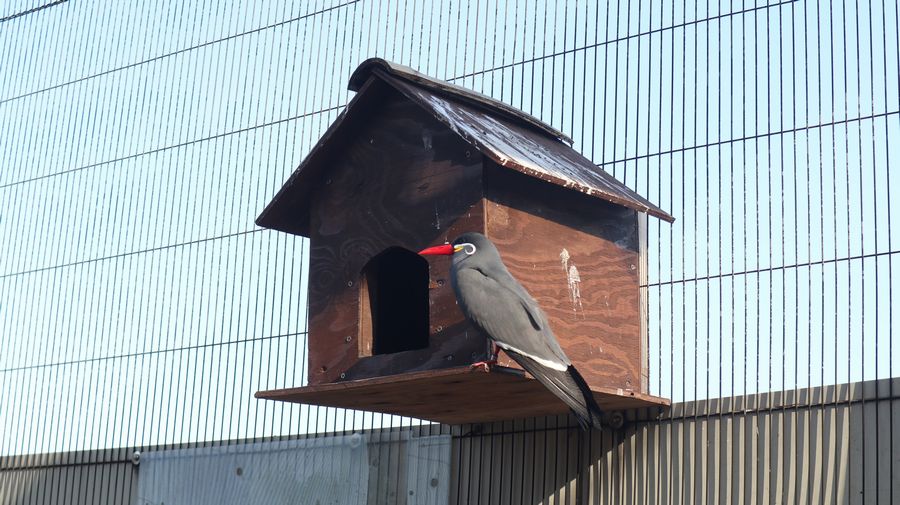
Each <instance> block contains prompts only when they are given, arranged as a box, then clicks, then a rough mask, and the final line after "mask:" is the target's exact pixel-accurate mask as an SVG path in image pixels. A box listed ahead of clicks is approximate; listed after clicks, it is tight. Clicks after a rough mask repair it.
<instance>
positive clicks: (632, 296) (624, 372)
mask: <svg viewBox="0 0 900 505" xmlns="http://www.w3.org/2000/svg"><path fill="white" fill-rule="evenodd" d="M485 174H486V187H487V192H486V203H485V213H486V218H487V219H486V222H487V236H488V237H489V238H490V239H491V240H492V241H493V242H494V243H495V244H496V246H497V249H498V250H499V251H500V254H501V256H502V257H503V261H504V263H505V264H506V266H507V268H508V269H509V271H510V273H511V274H512V275H513V276H514V277H515V278H516V279H518V280H519V281H520V282H521V283H522V285H523V286H524V287H525V288H526V289H527V290H528V291H529V292H530V293H531V295H532V296H533V297H534V298H535V300H536V301H537V302H538V303H539V304H540V306H541V308H542V309H543V310H544V312H545V313H546V314H547V317H548V319H549V322H550V326H551V328H552V330H553V331H554V333H555V334H556V337H557V339H558V340H559V342H560V345H561V346H562V348H563V350H564V351H565V353H566V355H567V356H568V357H569V359H571V360H572V363H573V364H574V365H575V367H576V368H577V369H578V370H579V372H580V373H581V374H582V376H584V378H585V380H586V381H587V383H588V384H589V385H591V386H592V387H597V386H605V387H613V388H621V389H623V390H631V391H637V392H640V391H642V382H641V370H642V369H641V366H642V363H643V361H644V360H643V356H644V354H645V349H644V345H643V340H642V324H641V294H640V282H639V281H640V276H639V275H640V274H639V270H640V268H641V263H640V259H641V254H640V250H639V249H640V243H639V229H638V224H639V223H638V213H637V212H635V211H633V210H631V209H627V208H625V207H621V206H618V205H613V204H609V203H607V202H600V201H597V200H596V199H594V198H590V197H587V196H585V195H581V194H578V193H575V192H573V191H568V190H565V189H563V188H559V187H556V186H553V185H550V184H547V183H545V182H542V181H539V180H536V179H533V178H530V177H527V176H524V175H521V174H518V173H514V172H511V171H509V170H506V169H503V168H501V167H497V166H493V167H490V166H489V167H487V168H486V169H485ZM501 364H502V365H504V366H513V367H515V366H516V365H515V363H514V362H512V361H511V360H509V359H508V358H506V359H502V360H501Z"/></svg>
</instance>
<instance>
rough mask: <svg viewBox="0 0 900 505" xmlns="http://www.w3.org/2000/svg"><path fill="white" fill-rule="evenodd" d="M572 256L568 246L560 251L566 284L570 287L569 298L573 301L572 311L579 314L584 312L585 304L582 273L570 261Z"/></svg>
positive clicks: (576, 314) (560, 260)
mask: <svg viewBox="0 0 900 505" xmlns="http://www.w3.org/2000/svg"><path fill="white" fill-rule="evenodd" d="M571 259H572V256H571V255H570V254H569V251H568V250H567V249H566V248H563V250H562V251H561V252H560V253H559V262H560V263H561V264H562V269H563V272H565V274H566V284H567V285H568V287H569V300H570V301H571V302H572V313H574V314H575V316H576V317H577V316H578V312H579V311H581V313H582V315H583V314H584V305H582V303H581V286H580V285H581V274H579V273H578V267H577V266H575V263H574V262H572V263H571V264H570V263H569V262H570V260H571Z"/></svg>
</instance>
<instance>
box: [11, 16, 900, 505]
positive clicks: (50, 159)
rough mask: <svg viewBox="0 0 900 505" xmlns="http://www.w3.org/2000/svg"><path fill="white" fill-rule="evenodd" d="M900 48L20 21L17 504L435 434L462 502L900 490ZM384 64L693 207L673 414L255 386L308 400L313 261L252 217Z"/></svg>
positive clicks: (800, 33)
mask: <svg viewBox="0 0 900 505" xmlns="http://www.w3.org/2000/svg"><path fill="white" fill-rule="evenodd" d="M898 27H900V6H898V2H897V1H896V0H889V1H871V2H839V1H832V2H829V1H819V2H815V1H792V0H783V1H774V0H773V1H767V2H737V1H733V2H700V1H696V2H687V3H685V2H680V1H662V0H660V1H656V0H648V1H638V0H603V1H599V2H587V1H581V0H569V1H566V2H537V1H527V0H516V1H509V2H497V3H491V2H482V1H468V2H466V1H456V0H437V1H430V0H385V1H376V0H347V1H330V0H314V1H312V2H291V1H283V2H263V1H259V2H255V1H249V0H247V1H237V2H218V1H215V0H200V1H196V2H189V3H184V2H167V1H165V0H151V1H145V2H140V3H128V2H111V1H107V0H62V1H43V2H41V1H36V0H16V1H10V2H5V3H2V4H0V350H2V351H0V496H2V497H3V501H13V500H26V503H68V502H73V503H74V502H84V503H115V502H117V500H118V501H122V502H125V501H127V500H128V499H129V497H130V496H132V495H133V493H134V489H135V486H136V481H135V479H136V478H138V476H139V475H140V471H139V469H138V470H135V469H134V468H132V467H131V466H130V463H127V461H128V460H129V459H130V455H131V453H132V452H133V451H134V450H141V451H145V452H146V451H148V450H152V449H154V448H172V447H188V448H190V447H207V446H217V445H221V444H223V443H225V442H224V441H232V442H234V441H240V440H244V441H246V440H262V439H281V438H285V437H287V438H303V437H307V436H327V435H326V434H329V433H345V432H355V431H359V432H369V433H375V432H378V433H380V432H381V431H382V430H387V431H388V432H389V433H395V434H396V433H402V432H407V431H418V430H425V431H426V432H428V433H445V432H451V431H452V432H453V434H454V435H455V438H454V452H453V455H454V456H453V457H454V458H455V459H454V461H453V462H454V471H455V474H454V476H455V479H456V480H455V481H454V486H452V488H451V502H454V503H457V502H459V503H462V502H470V503H490V502H494V501H497V500H500V501H505V502H509V503H519V502H522V501H524V502H534V503H538V502H546V501H548V500H549V501H554V500H556V499H557V498H560V497H561V496H562V495H565V498H566V500H569V499H574V497H575V496H576V495H578V496H580V497H581V498H583V500H584V501H585V502H595V501H598V500H600V499H603V500H607V501H608V502H611V503H620V502H625V503H628V502H629V501H630V502H634V503H697V502H700V503H704V502H705V503H715V502H717V501H727V498H731V501H732V502H735V503H778V502H779V498H783V500H782V501H781V502H784V503H791V502H799V503H819V502H825V503H830V502H835V503H844V502H846V503H897V502H900V500H898V499H897V493H898V491H897V490H898V489H900V480H898V478H897V470H896V469H897V468H898V466H897V465H895V458H896V456H893V455H895V454H898V453H900V451H898V450H895V449H896V448H897V437H896V436H895V434H896V433H897V429H898V428H897V426H898V423H900V421H898V417H897V416H896V415H895V414H896V413H897V412H896V400H895V399H894V396H895V394H896V393H895V392H896V386H897V384H895V383H894V382H893V379H892V378H893V377H895V376H897V375H898V373H897V367H898V366H900V330H898V329H897V325H896V324H895V321H898V320H900V304H894V303H893V293H894V292H895V291H897V290H900V276H895V275H893V262H894V261H895V260H896V258H897V253H898V252H900V233H896V232H895V231H894V230H892V228H893V226H892V225H893V223H897V222H900V221H898V220H900V206H898V205H896V204H895V203H893V200H894V199H895V198H894V197H895V195H897V194H898V192H900V172H898V171H897V170H891V168H893V167H896V166H897V164H898V162H900V85H898V84H900V49H898V48H900V30H898ZM371 56H380V57H384V58H387V59H390V60H393V61H397V62H399V63H402V64H405V65H409V66H411V67H414V68H417V69H419V70H421V71H422V72H425V73H427V74H429V75H433V76H435V77H438V78H443V79H447V80H449V81H452V82H454V83H456V84H459V85H462V86H466V87H469V88H472V89H475V90H478V91H480V92H483V93H485V94H488V95H491V96H493V97H495V98H498V99H500V100H503V101H505V102H507V103H509V104H511V105H513V106H515V107H518V108H521V109H523V110H525V111H527V112H529V113H531V114H533V115H535V116H537V117H539V118H541V119H542V120H544V121H546V122H548V123H550V124H552V125H553V126H554V127H556V128H559V129H560V130H562V131H564V132H566V133H567V134H569V135H570V136H572V137H573V138H574V139H575V140H576V145H575V147H576V148H577V149H578V150H580V151H581V152H583V153H584V154H585V155H586V156H588V157H589V158H591V159H592V160H593V161H594V162H595V163H597V165H598V169H602V170H606V171H608V172H610V173H612V174H613V175H614V176H616V177H618V178H619V179H621V180H623V181H624V182H625V183H626V184H628V185H629V186H631V187H632V188H635V189H636V190H637V191H638V192H640V193H642V194H644V195H646V196H647V197H648V198H649V199H651V200H653V201H654V202H656V203H658V204H659V205H660V206H661V207H662V208H664V209H666V210H667V211H669V212H671V213H672V214H673V215H675V216H676V217H677V218H678V221H676V223H675V224H674V225H672V226H670V225H667V224H660V223H657V222H651V224H650V227H649V230H648V243H649V245H650V254H649V257H650V261H649V272H648V280H647V286H646V289H647V293H648V299H649V302H650V306H649V311H648V315H647V317H648V320H647V321H646V323H647V326H648V328H649V335H648V340H649V346H650V349H651V356H650V360H649V361H650V362H649V364H648V365H649V370H650V388H651V392H652V393H654V394H656V395H660V396H665V397H669V398H672V399H673V400H674V401H675V402H676V407H675V409H674V410H673V413H672V414H671V415H670V417H669V418H666V419H663V420H661V421H658V422H655V423H650V424H646V425H640V426H639V427H637V428H635V430H636V431H632V432H628V433H626V434H624V435H620V436H617V438H612V437H613V435H610V434H605V435H603V436H602V437H596V436H593V437H589V440H588V441H587V442H586V443H585V444H580V443H579V438H578V437H579V436H580V435H579V434H578V432H576V431H572V430H569V429H568V428H565V429H560V426H567V423H568V420H567V419H555V418H551V419H528V420H523V421H517V422H515V423H505V424H501V425H496V426H489V427H486V428H485V431H483V432H480V433H473V432H472V427H468V426H463V427H453V428H452V429H451V428H449V427H437V426H431V425H428V424H427V423H423V422H420V421H418V420H411V419H399V418H393V417H389V416H380V415H372V414H370V413H361V412H344V411H340V410H335V409H324V408H314V407H306V406H304V407H300V406H296V405H281V404H274V403H271V402H261V401H256V400H254V399H253V398H252V394H253V393H254V392H255V391H257V390H262V389H276V388H281V387H290V386H297V385H302V384H303V382H304V381H305V376H306V368H305V367H306V362H305V346H306V299H305V294H306V275H305V271H306V262H305V250H306V247H307V243H306V241H305V240H303V239H300V238H295V237H287V236H283V235H282V234H277V233H273V232H270V231H268V230H263V229H260V228H258V227H256V226H255V225H254V224H253V218H254V217H255V216H256V214H257V212H258V211H259V210H260V209H262V208H263V206H264V205H265V203H266V202H267V201H268V200H269V199H270V198H271V197H272V195H274V193H275V192H276V191H277V189H278V187H280V184H281V183H282V182H283V181H284V180H285V179H286V178H287V176H288V175H289V173H290V172H291V171H292V170H293V168H294V167H296V166H297V164H298V163H299V162H300V160H301V159H302V158H303V156H304V155H305V154H306V152H308V151H309V149H310V147H311V146H312V145H313V144H314V143H315V141H316V140H317V139H318V138H319V136H320V135H321V134H322V133H323V132H324V130H325V129H326V128H327V126H328V125H329V124H330V122H331V121H333V120H334V118H335V117H336V116H337V115H338V114H339V113H340V111H341V109H342V107H343V106H344V104H346V102H347V100H348V99H349V96H350V94H349V92H348V91H346V89H345V87H346V83H347V80H348V78H349V75H350V73H351V72H352V71H353V69H354V68H355V67H356V65H357V64H358V63H359V62H361V61H362V60H364V59H365V58H367V57H371ZM894 288H897V289H894ZM563 289H564V287H563ZM560 293H561V296H565V293H564V291H562V290H561V292H560ZM863 381H865V384H878V387H875V386H871V387H862V386H859V384H862V383H863ZM833 384H856V385H857V386H853V387H850V386H846V387H837V386H832V385H833ZM822 387H824V389H821V388H822ZM780 391H799V393H796V394H793V395H792V394H787V393H785V394H784V395H782V393H780ZM851 392H852V394H851ZM731 397H734V398H740V399H741V400H740V401H737V400H736V401H734V402H731V401H729V400H722V399H720V398H731ZM810 399H812V403H811V405H809V406H805V404H804V402H809V401H810ZM769 402H771V403H769ZM581 442H584V440H581ZM587 447H590V451H587V450H586V448H587ZM579 448H581V451H580V452H579ZM723 451H724V452H723ZM728 451H731V452H728ZM810 451H812V452H810ZM789 456H790V457H793V458H794V459H790V458H788V457H789ZM717 457H718V458H719V459H716V458H717ZM523 458H524V461H523ZM892 458H893V459H892ZM507 460H509V463H506V461H507ZM582 460H584V461H586V463H585V464H588V463H590V465H589V466H584V465H579V464H578V462H579V461H582ZM770 460H771V461H773V462H774V466H770ZM98 462H105V463H102V464H100V463H98ZM579 469H580V470H579ZM382 470H383V471H385V472H387V471H388V469H387V468H384V469H382ZM578 471H581V472H582V473H581V479H580V480H579V481H578V484H577V485H576V484H575V483H573V480H572V479H573V478H574V476H575V475H576V474H577V472H578ZM516 472H518V473H516ZM572 472H576V473H572ZM792 472H793V473H792ZM48 480H49V482H50V484H47V482H48ZM567 483H568V484H567ZM657 483H659V484H660V486H657ZM562 489H566V490H567V491H560V490H562ZM23 490H24V491H25V494H22V493H23ZM578 493H581V494H580V495H579V494H578ZM551 495H552V497H551ZM558 495H559V496H558ZM719 497H722V500H719ZM404 499H405V498H403V497H402V496H400V495H399V494H395V495H392V496H390V497H382V501H388V502H391V501H395V502H403V500H404ZM829 500H831V501H829Z"/></svg>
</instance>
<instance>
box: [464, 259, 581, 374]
mask: <svg viewBox="0 0 900 505" xmlns="http://www.w3.org/2000/svg"><path fill="white" fill-rule="evenodd" d="M506 276H507V277H509V278H508V279H503V278H501V279H500V280H498V279H495V278H494V277H495V276H488V275H486V274H485V273H484V272H482V271H481V270H478V269H473V268H462V269H460V270H458V271H457V272H456V279H455V281H456V282H455V286H454V287H455V288H456V291H457V299H458V301H459V303H460V306H461V308H462V309H463V311H464V312H465V313H466V315H467V316H468V317H469V318H470V319H471V320H472V321H473V322H474V323H475V324H476V325H477V326H479V327H480V328H481V329H482V330H484V332H485V333H487V334H488V336H489V337H490V338H491V339H492V340H494V341H495V342H496V343H497V345H499V346H500V347H501V348H503V349H509V350H513V351H515V352H517V353H519V354H522V355H525V356H527V357H529V358H531V359H533V360H535V361H537V362H539V363H541V364H543V365H544V366H548V367H550V368H554V369H557V370H565V369H566V368H567V367H568V366H569V365H570V364H571V361H570V360H569V358H568V357H566V355H565V353H564V352H563V350H562V348H561V347H560V346H559V342H557V340H556V337H555V336H554V335H553V332H552V331H551V330H550V326H549V324H547V318H546V316H545V315H544V313H543V311H541V309H540V307H538V305H537V302H535V301H534V299H533V298H531V296H529V295H528V293H527V292H526V291H525V289H524V288H522V287H521V285H519V284H518V283H517V282H516V281H515V279H513V278H512V277H510V276H509V274H506ZM510 282H512V283H514V285H513V286H505V285H504V284H509V283H510Z"/></svg>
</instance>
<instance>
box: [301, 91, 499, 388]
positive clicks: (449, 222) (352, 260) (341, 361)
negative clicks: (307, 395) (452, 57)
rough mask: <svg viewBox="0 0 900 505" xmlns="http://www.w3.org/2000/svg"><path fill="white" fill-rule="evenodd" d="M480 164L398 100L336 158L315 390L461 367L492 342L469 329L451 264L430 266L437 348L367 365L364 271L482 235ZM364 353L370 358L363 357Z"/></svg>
mask: <svg viewBox="0 0 900 505" xmlns="http://www.w3.org/2000/svg"><path fill="white" fill-rule="evenodd" d="M481 170H482V168H481V156H480V155H478V154H477V153H474V152H473V151H472V150H471V148H470V147H468V145H467V144H465V143H464V142H463V141H462V140H461V139H459V138H458V137H456V136H455V134H453V133H452V132H450V131H449V130H447V129H446V128H445V127H443V126H442V125H441V124H439V123H438V122H437V121H436V120H434V119H433V118H432V117H431V116H429V115H427V114H425V113H424V112H422V111H421V110H420V109H418V107H417V106H416V105H414V104H412V103H410V102H408V101H406V100H403V99H401V98H400V97H399V95H395V96H393V98H391V99H388V100H385V103H384V104H383V107H382V109H381V110H379V111H377V112H376V113H373V114H372V121H371V122H370V124H369V125H367V126H366V127H364V128H362V129H360V131H359V137H358V138H357V139H356V140H355V141H354V142H353V143H351V144H349V145H347V146H346V149H344V150H343V151H342V154H341V155H340V156H337V157H336V158H335V159H334V166H333V168H332V169H331V170H330V171H328V172H327V173H325V174H324V175H323V176H322V179H321V181H320V183H319V189H318V191H316V192H315V193H314V194H313V196H312V209H313V211H312V216H311V247H310V284H309V300H310V344H309V349H310V351H309V355H310V357H309V362H310V368H309V383H310V384H322V383H327V382H334V381H337V380H341V379H342V377H341V374H343V379H344V380H349V379H359V378H364V377H375V376H381V375H385V374H393V373H401V372H407V371H413V370H427V369H433V368H443V367H447V366H459V365H460V364H466V363H470V362H472V360H473V359H474V358H478V357H479V356H480V355H481V354H482V353H483V350H484V348H485V342H484V338H483V337H481V336H480V335H478V334H477V333H476V332H475V331H474V330H473V329H472V328H471V327H469V325H468V324H467V323H466V322H465V321H464V318H463V315H462V313H461V312H460V311H459V309H458V308H457V307H456V299H455V297H454V295H453V291H452V289H451V288H450V283H449V280H448V279H447V275H448V266H449V265H448V264H447V263H446V258H442V259H439V260H437V261H432V262H431V276H432V278H431V282H430V283H429V285H430V286H431V289H430V290H429V291H430V294H431V296H430V299H431V302H430V309H429V318H430V319H429V321H430V328H431V332H430V333H431V334H430V345H429V347H428V348H427V349H420V350H416V351H406V352H399V353H394V354H384V355H377V356H370V357H363V358H361V357H360V352H359V343H358V342H357V339H358V338H359V336H360V326H359V319H360V309H359V307H360V305H359V301H360V284H361V281H362V279H361V270H362V268H363V267H364V265H365V264H366V263H367V262H368V261H369V260H370V259H371V258H372V257H374V256H375V255H377V254H378V253H380V252H381V251H383V250H385V249H386V248H388V247H393V246H399V247H403V248H406V249H409V250H411V251H417V250H419V249H421V248H424V247H426V246H428V245H433V244H439V243H443V242H444V241H447V240H448V239H450V238H452V237H455V236H456V235H457V234H459V233H462V232H463V231H468V230H473V229H474V230H480V229H482V227H483V222H484V220H483V211H482V185H481V180H482V179H481ZM363 354H365V353H363Z"/></svg>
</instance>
